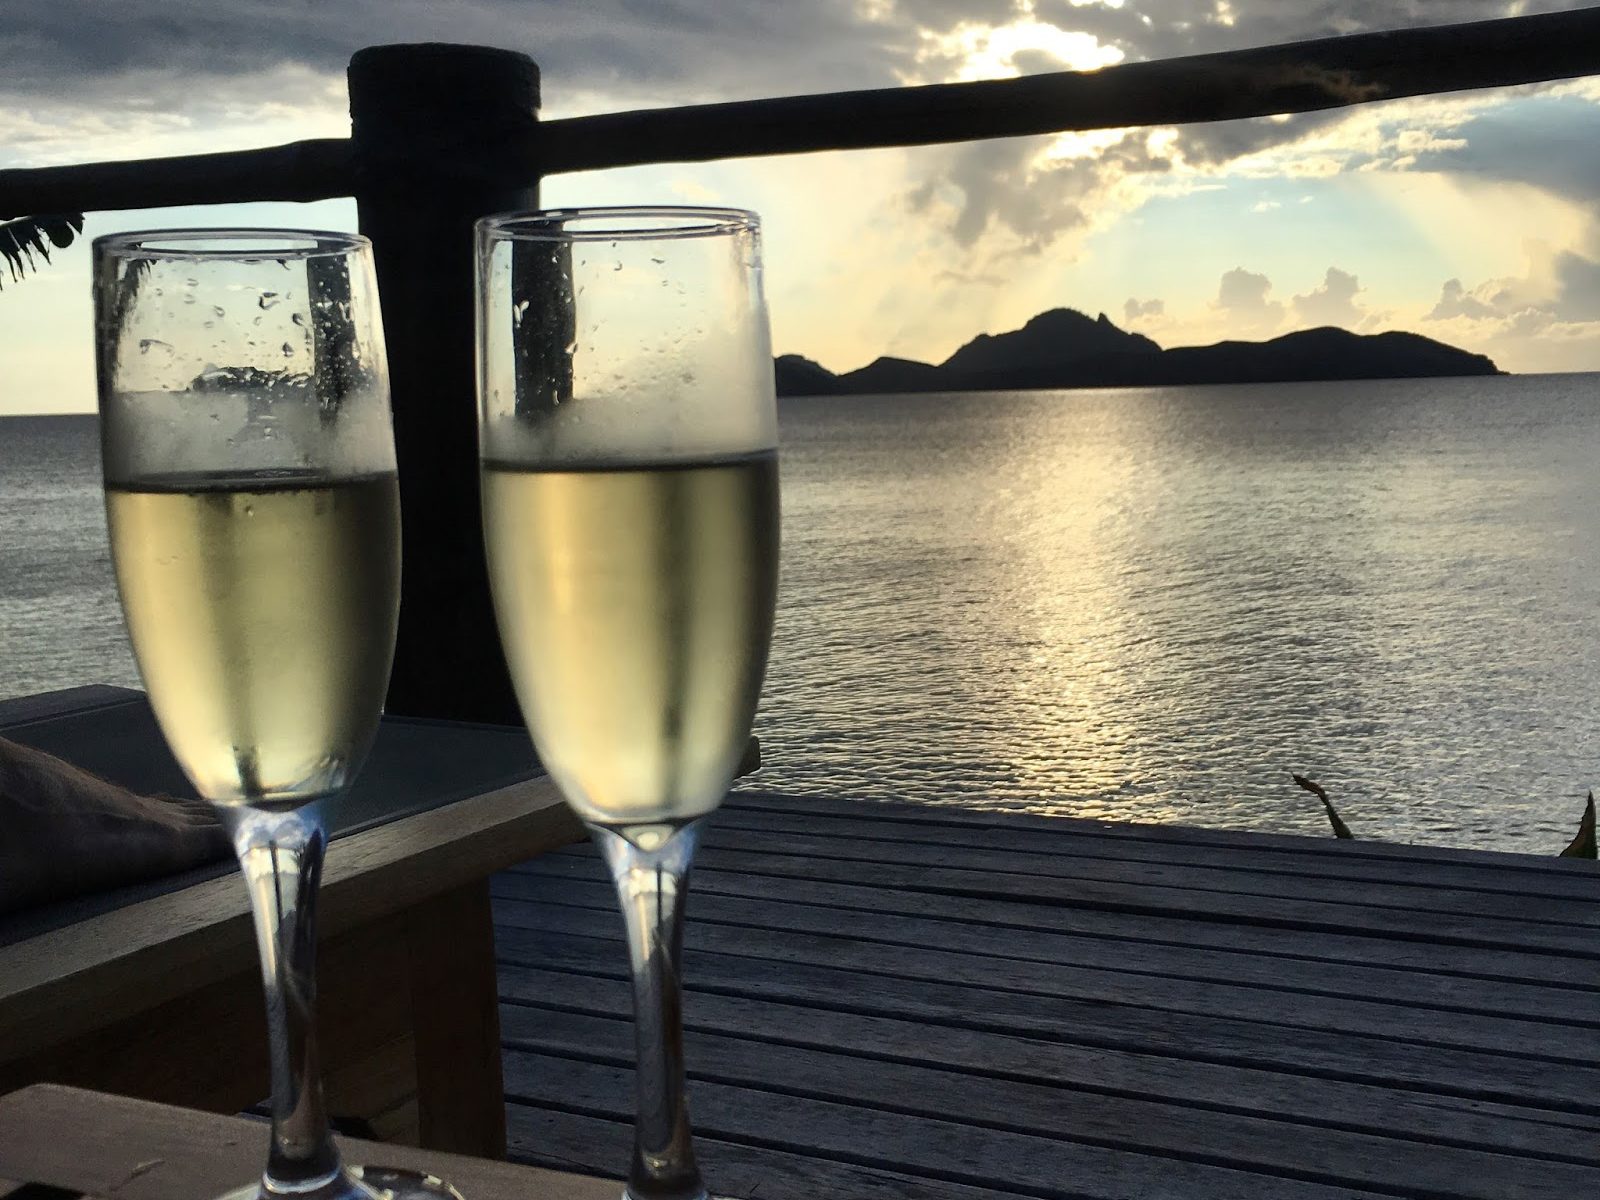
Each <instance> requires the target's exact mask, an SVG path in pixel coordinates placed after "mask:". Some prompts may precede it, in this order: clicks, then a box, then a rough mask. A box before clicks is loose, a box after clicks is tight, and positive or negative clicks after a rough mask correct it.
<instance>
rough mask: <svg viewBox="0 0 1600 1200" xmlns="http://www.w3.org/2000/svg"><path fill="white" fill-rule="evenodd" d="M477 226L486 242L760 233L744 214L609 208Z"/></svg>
mask: <svg viewBox="0 0 1600 1200" xmlns="http://www.w3.org/2000/svg"><path fill="white" fill-rule="evenodd" d="M477 225H478V234H479V236H480V237H482V238H483V239H485V240H487V241H508V242H509V241H525V242H621V241H629V242H637V241H654V240H664V239H680V238H703V237H724V236H727V235H730V234H739V233H759V232H760V230H761V218H760V217H759V216H757V215H756V214H755V213H754V212H752V211H750V210H749V209H747V208H724V207H716V206H709V207H708V206H700V205H691V204H636V205H635V204H614V205H596V206H593V207H579V208H542V209H530V210H527V211H523V212H504V213H494V214H492V215H490V216H487V217H481V218H479V220H478V222H477ZM574 225H576V226H577V227H576V228H574Z"/></svg>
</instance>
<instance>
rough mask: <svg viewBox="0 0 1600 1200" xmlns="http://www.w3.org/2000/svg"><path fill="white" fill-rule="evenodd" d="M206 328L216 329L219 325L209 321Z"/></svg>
mask: <svg viewBox="0 0 1600 1200" xmlns="http://www.w3.org/2000/svg"><path fill="white" fill-rule="evenodd" d="M205 327H206V328H207V329H215V328H216V327H217V323H216V322H215V321H207V322H206V325H205Z"/></svg>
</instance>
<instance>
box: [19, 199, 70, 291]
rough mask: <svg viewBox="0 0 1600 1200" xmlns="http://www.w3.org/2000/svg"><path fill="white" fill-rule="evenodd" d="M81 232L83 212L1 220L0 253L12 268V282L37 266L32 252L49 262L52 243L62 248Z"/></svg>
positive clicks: (57, 247)
mask: <svg viewBox="0 0 1600 1200" xmlns="http://www.w3.org/2000/svg"><path fill="white" fill-rule="evenodd" d="M82 232H83V214H82V213H58V214H56V215H53V216H52V215H46V216H37V217H15V218H13V219H12V220H9V221H0V257H4V258H5V260H6V266H7V267H8V268H9V269H10V271H11V282H13V283H15V282H16V281H17V280H19V279H21V278H22V277H23V276H24V275H26V274H27V273H28V272H29V271H37V270H38V269H39V264H38V262H37V261H36V260H35V258H34V255H36V254H37V255H38V256H39V258H42V259H44V261H45V262H49V261H50V247H51V246H54V247H55V248H56V249H57V250H64V249H66V248H67V247H68V246H70V245H72V242H73V239H74V238H76V237H77V236H78V235H79V234H80V233H82ZM0 286H3V284H0Z"/></svg>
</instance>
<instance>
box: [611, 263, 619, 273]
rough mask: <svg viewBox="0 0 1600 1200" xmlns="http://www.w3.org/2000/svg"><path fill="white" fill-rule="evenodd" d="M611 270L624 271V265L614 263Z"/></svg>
mask: <svg viewBox="0 0 1600 1200" xmlns="http://www.w3.org/2000/svg"><path fill="white" fill-rule="evenodd" d="M611 269H612V270H613V271H620V270H622V264H621V263H612V264H611Z"/></svg>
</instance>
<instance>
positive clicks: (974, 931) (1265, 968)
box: [492, 873, 1600, 1028]
mask: <svg viewBox="0 0 1600 1200" xmlns="http://www.w3.org/2000/svg"><path fill="white" fill-rule="evenodd" d="M492 892H493V895H494V898H495V900H496V901H497V907H496V920H497V921H499V922H501V923H502V924H505V925H510V926H515V927H518V928H525V929H538V928H543V927H544V926H545V925H546V921H545V916H544V912H545V910H544V908H543V906H545V905H551V904H555V905H561V906H564V907H575V908H582V909H591V910H595V911H598V912H602V913H605V914H606V915H607V917H608V918H610V919H611V920H612V922H613V923H615V922H616V921H617V918H615V917H614V916H613V914H614V913H615V909H616V896H615V893H614V892H613V890H612V888H611V884H610V883H609V882H608V881H606V880H603V879H601V878H599V876H598V873H597V875H596V878H594V879H593V880H587V879H583V880H579V879H570V878H553V877H550V876H540V875H527V874H516V875H512V874H506V875H502V876H500V877H498V878H497V879H496V880H495V881H494V883H493V886H492ZM694 925H695V928H697V929H698V928H700V927H704V926H711V925H733V926H741V927H749V928H757V929H768V930H774V931H777V930H787V931H791V932H795V933H816V934H831V935H834V936H839V937H847V938H851V939H853V940H855V941H857V942H859V943H869V942H870V943H878V944H883V945H888V946H893V947H897V948H920V947H927V946H940V947H942V948H944V949H947V950H961V951H967V952H970V953H978V954H986V955H991V956H994V957H998V958H1016V959H1020V960H1022V961H1026V962H1034V963H1057V964H1061V965H1063V966H1070V967H1092V968H1100V969H1104V970H1111V971H1120V972H1129V973H1134V974H1141V975H1156V976H1163V977H1170V978H1174V979H1189V980H1196V981H1208V982H1213V983H1224V982H1227V983H1235V984H1251V985H1257V986H1261V987H1269V988H1274V989H1278V990H1280V991H1285V992H1303V993H1305V994H1308V995H1317V996H1324V997H1347V998H1351V999H1363V1000H1365V999H1369V998H1371V997H1373V996H1381V997H1383V998H1384V1000H1386V1001H1388V1002H1391V1003H1395V1004H1409V1005H1419V1006H1424V1007H1426V1008H1429V1009H1432V1010H1445V1011H1454V1012H1461V1013H1479V1014H1488V1015H1496V1016H1506V1017H1522V1018H1531V1019H1538V1020H1546V1021H1553V1022H1555V1023H1557V1024H1564V1025H1565V1024H1574V1025H1584V1026H1589V1027H1595V1028H1600V989H1595V990H1592V991H1586V990H1576V989H1573V988H1567V987H1557V986H1550V985H1542V984H1539V983H1524V982H1521V981H1509V980H1502V979H1491V980H1486V979H1463V978H1461V977H1459V976H1453V975H1442V974H1436V973H1432V972H1425V971H1414V970H1405V969H1402V968H1400V967H1397V966H1386V967H1369V966H1364V965H1360V964H1350V963H1330V962H1326V961H1323V960H1319V959H1294V958H1288V959H1286V958H1283V957H1281V956H1267V955H1262V954H1250V953H1243V952H1239V951H1234V950H1224V949H1217V948H1199V947H1193V946H1185V945H1174V944H1169V943H1152V942H1147V943H1141V944H1140V945H1139V947H1138V950H1137V952H1136V953H1130V952H1129V948H1128V946H1127V945H1126V944H1125V943H1119V942H1117V941H1114V940H1112V939H1108V938H1103V937H1088V936H1078V935H1074V934H1064V933H1054V932H1049V931H1044V930H1030V931H1028V932H1027V933H1026V934H1025V935H1022V936H1013V937H1010V938H1005V939H1002V938H997V936H996V934H995V931H994V930H992V929H990V928H988V927H986V926H984V925H979V924H971V923H964V922H960V921H953V920H948V919H938V918H930V917H923V916H904V915H901V914H898V913H890V912H884V911H878V912H867V911H863V910H861V909H848V908H837V907H825V906H823V905H820V904H807V903H796V902H793V901H785V900H778V899H772V900H764V899H756V898H753V897H737V898H734V897H728V896H723V895H715V894H712V895H696V896H695V899H694Z"/></svg>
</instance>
